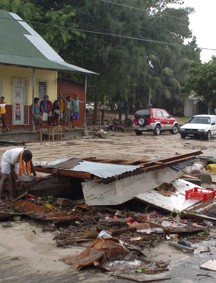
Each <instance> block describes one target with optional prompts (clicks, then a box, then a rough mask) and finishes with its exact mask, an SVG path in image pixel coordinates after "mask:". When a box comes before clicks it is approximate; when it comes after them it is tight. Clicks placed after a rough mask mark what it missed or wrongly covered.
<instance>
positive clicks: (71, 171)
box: [35, 151, 202, 205]
mask: <svg viewBox="0 0 216 283" xmlns="http://www.w3.org/2000/svg"><path fill="white" fill-rule="evenodd" d="M201 153H202V152H201V151H196V152H192V153H188V154H184V155H178V156H175V157H170V158H166V159H161V160H156V161H151V162H146V160H145V159H141V160H140V161H138V160H135V161H134V162H133V161H128V160H126V161H125V163H124V161H120V160H118V161H119V162H118V164H117V162H116V161H115V160H112V161H108V160H99V161H98V160H97V159H95V158H88V159H86V160H79V159H77V158H67V159H63V160H56V161H53V162H46V163H44V162H43V163H37V164H35V170H36V171H38V172H44V173H50V174H56V175H62V176H68V177H75V178H80V179H82V180H83V193H84V198H85V202H86V204H88V205H118V204H121V203H124V202H126V201H128V200H131V199H132V198H134V197H135V196H136V195H138V194H142V193H145V192H146V191H149V190H150V189H153V188H155V187H157V186H159V185H161V184H162V183H164V182H171V181H173V180H175V179H177V178H179V177H181V176H182V175H183V172H182V170H181V169H182V167H186V166H187V165H188V162H190V161H192V162H193V161H194V158H195V157H196V156H197V155H199V154H201ZM92 160H93V161H92ZM182 164H183V166H182ZM180 165H181V166H180ZM178 166H179V168H178Z"/></svg>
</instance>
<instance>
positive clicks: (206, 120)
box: [189, 117, 211, 124]
mask: <svg viewBox="0 0 216 283" xmlns="http://www.w3.org/2000/svg"><path fill="white" fill-rule="evenodd" d="M189 123H193V124H210V123H211V118H210V117H192V118H191V120H190V121H189Z"/></svg>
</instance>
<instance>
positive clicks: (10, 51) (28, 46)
mask: <svg viewBox="0 0 216 283" xmlns="http://www.w3.org/2000/svg"><path fill="white" fill-rule="evenodd" d="M0 38H1V43H0V63H2V64H9V65H19V66H25V67H34V68H42V69H51V70H58V71H70V72H78V73H84V74H96V73H94V72H92V71H89V70H87V69H84V68H80V67H77V66H75V65H72V64H69V63H66V62H65V61H64V60H63V59H62V58H61V57H60V56H59V55H58V54H57V53H56V52H55V51H54V49H52V48H51V47H50V46H49V45H48V44H47V43H46V42H45V41H44V40H43V38H42V37H41V36H40V35H39V34H38V33H37V32H35V31H34V30H33V29H32V28H31V27H30V26H29V25H28V24H27V23H25V22H24V21H23V20H22V19H21V18H20V17H19V16H18V15H16V14H13V13H10V12H7V11H3V10H0Z"/></svg>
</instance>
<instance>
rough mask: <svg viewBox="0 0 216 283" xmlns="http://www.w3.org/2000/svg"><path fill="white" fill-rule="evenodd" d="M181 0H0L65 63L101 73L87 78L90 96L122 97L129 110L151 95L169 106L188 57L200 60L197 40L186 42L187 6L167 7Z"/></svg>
mask: <svg viewBox="0 0 216 283" xmlns="http://www.w3.org/2000/svg"><path fill="white" fill-rule="evenodd" d="M181 2H182V1H180V0H133V1H131V0H113V1H105V0H104V1H103V0H58V1H57V0H55V1H53V0H28V1H27V0H2V1H1V3H0V8H1V9H6V10H8V11H13V12H15V13H17V14H19V15H20V16H21V17H22V18H23V19H24V20H26V21H27V22H28V23H29V24H31V25H32V26H33V28H34V29H35V30H36V31H37V32H38V33H40V34H41V36H42V37H44V38H45V39H46V40H47V41H48V43H49V44H50V45H51V46H52V47H54V49H55V50H56V51H57V52H58V53H59V54H60V56H62V57H63V58H64V59H65V60H66V61H67V62H69V63H72V64H75V65H79V66H82V67H84V68H87V69H90V70H93V71H95V72H97V73H99V75H98V76H91V77H90V78H89V91H88V97H89V100H92V101H93V100H94V101H95V102H96V105H97V102H99V101H100V102H101V103H103V104H105V103H106V104H110V105H111V107H113V108H114V106H116V105H118V104H119V102H120V101H121V102H122V101H123V102H124V103H125V104H127V105H128V106H129V108H130V109H131V110H132V109H133V107H134V106H135V107H137V108H138V107H140V106H145V105H147V104H148V102H149V97H152V99H153V100H154V101H157V103H158V104H159V105H158V106H162V103H163V104H167V102H169V104H170V107H172V104H174V103H175V102H176V101H177V98H178V97H179V96H180V94H181V89H182V86H184V84H185V81H186V80H187V73H188V67H189V65H190V63H191V61H192V60H199V52H200V51H199V49H198V48H197V46H196V39H195V38H192V40H191V41H189V42H188V44H186V45H185V43H184V41H185V39H186V38H191V36H192V35H191V32H190V30H189V28H188V26H189V21H188V14H189V13H190V10H188V9H177V10H176V9H172V8H167V5H168V4H172V3H181ZM153 57H155V58H157V60H158V66H157V68H156V65H155V67H154V68H156V69H154V70H153V69H151V68H150V66H149V60H150V58H151V60H152V58H153ZM152 62H153V61H152ZM155 63H156V62H155ZM64 76H65V74H64ZM67 76H69V77H70V78H72V79H76V80H83V76H82V77H80V76H77V75H74V74H73V75H71V74H69V75H67Z"/></svg>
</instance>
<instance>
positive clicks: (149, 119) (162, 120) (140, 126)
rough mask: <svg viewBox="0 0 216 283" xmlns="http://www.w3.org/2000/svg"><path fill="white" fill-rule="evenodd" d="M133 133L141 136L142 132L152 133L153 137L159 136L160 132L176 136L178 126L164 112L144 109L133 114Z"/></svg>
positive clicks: (155, 109)
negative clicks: (167, 132)
mask: <svg viewBox="0 0 216 283" xmlns="http://www.w3.org/2000/svg"><path fill="white" fill-rule="evenodd" d="M133 125H134V132H135V134H136V135H138V136H139V135H142V132H148V131H153V133H154V134H155V135H157V136H158V135H160V134H161V132H162V131H170V132H171V133H173V134H177V133H178V131H179V125H178V122H177V121H176V119H175V118H173V117H172V116H171V115H170V114H169V113H168V112H167V111H166V110H164V109H160V108H144V109H141V110H138V111H137V112H136V113H135V114H134V121H133Z"/></svg>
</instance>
